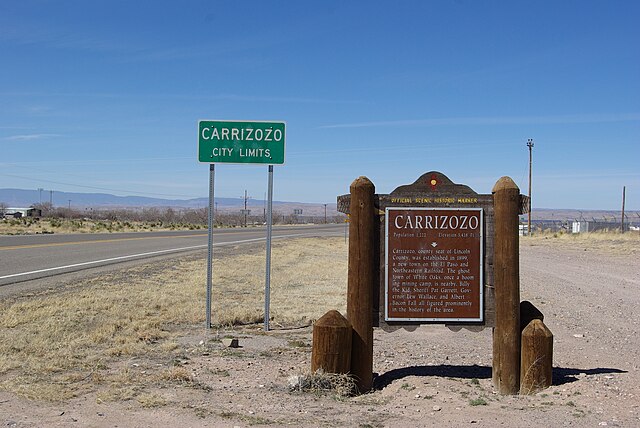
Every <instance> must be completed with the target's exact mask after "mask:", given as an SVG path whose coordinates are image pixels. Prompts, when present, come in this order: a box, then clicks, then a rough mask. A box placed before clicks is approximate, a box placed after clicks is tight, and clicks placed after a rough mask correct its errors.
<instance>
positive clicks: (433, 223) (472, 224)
mask: <svg viewBox="0 0 640 428" xmlns="http://www.w3.org/2000/svg"><path fill="white" fill-rule="evenodd" d="M394 225H395V227H396V228H397V229H440V230H449V229H451V230H475V229H477V228H478V226H479V225H480V219H479V218H478V217H476V216H466V215H398V216H397V217H396V218H395V220H394Z"/></svg>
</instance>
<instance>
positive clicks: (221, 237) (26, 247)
mask: <svg viewBox="0 0 640 428" xmlns="http://www.w3.org/2000/svg"><path fill="white" fill-rule="evenodd" d="M341 234H344V226H343V225H315V226H285V227H274V228H273V234H272V236H273V239H286V238H293V237H303V236H308V237H312V236H330V235H334V236H335V235H341ZM207 238H208V234H207V231H206V230H199V231H170V232H140V233H117V234H116V233H114V234H60V235H28V236H0V287H2V286H6V285H9V284H16V283H21V282H27V281H33V280H37V279H40V278H46V277H50V276H55V275H63V274H68V273H70V272H78V271H82V270H90V269H95V268H97V267H101V266H106V265H114V264H119V263H127V264H131V262H132V261H136V260H147V259H149V258H154V257H165V258H166V257H167V256H171V255H174V254H180V253H185V252H189V251H202V250H206V249H207ZM265 239H266V228H263V227H260V228H239V229H216V230H215V231H214V252H215V247H220V246H224V245H235V244H242V243H251V242H257V241H264V240H265Z"/></svg>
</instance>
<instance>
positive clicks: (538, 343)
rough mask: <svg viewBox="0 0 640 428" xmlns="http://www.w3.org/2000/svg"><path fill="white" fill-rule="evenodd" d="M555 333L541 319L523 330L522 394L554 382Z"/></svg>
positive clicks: (534, 320)
mask: <svg viewBox="0 0 640 428" xmlns="http://www.w3.org/2000/svg"><path fill="white" fill-rule="evenodd" d="M552 365H553V334H552V333H551V331H549V329H548V328H547V326H546V325H544V323H543V322H542V321H541V320H540V319H533V320H531V322H529V324H528V325H527V326H526V327H525V329H524V330H522V358H521V363H520V394H535V393H536V392H538V391H540V390H542V389H545V388H548V387H549V386H551V382H552V372H553V369H552Z"/></svg>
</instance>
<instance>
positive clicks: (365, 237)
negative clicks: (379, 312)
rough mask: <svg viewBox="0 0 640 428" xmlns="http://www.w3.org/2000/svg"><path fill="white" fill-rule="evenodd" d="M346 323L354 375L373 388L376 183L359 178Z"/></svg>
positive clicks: (352, 208) (351, 227) (362, 385)
mask: <svg viewBox="0 0 640 428" xmlns="http://www.w3.org/2000/svg"><path fill="white" fill-rule="evenodd" d="M350 192H351V201H350V214H351V221H350V224H349V272H348V289H347V319H348V320H349V321H350V322H351V325H352V327H353V335H352V348H351V374H352V375H353V376H354V377H355V379H356V383H357V387H358V390H359V391H360V392H361V393H362V392H367V391H369V390H371V388H372V387H373V315H372V313H373V286H374V276H375V273H376V268H375V263H377V260H374V254H375V246H376V245H377V240H376V233H375V231H374V225H375V223H374V220H375V214H376V213H375V211H374V203H373V200H374V192H375V188H374V186H373V183H371V181H370V180H369V179H368V178H366V177H359V178H357V179H356V180H354V182H353V183H352V184H351V187H350Z"/></svg>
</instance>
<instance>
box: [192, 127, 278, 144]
mask: <svg viewBox="0 0 640 428" xmlns="http://www.w3.org/2000/svg"><path fill="white" fill-rule="evenodd" d="M201 137H202V139H203V140H218V141H265V142H270V141H275V142H280V141H282V138H283V137H284V135H283V133H282V130H281V129H273V128H267V129H252V128H217V127H204V128H202V131H201Z"/></svg>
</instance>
